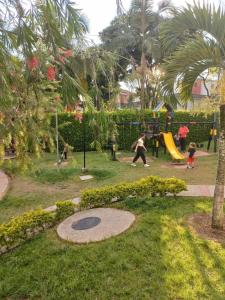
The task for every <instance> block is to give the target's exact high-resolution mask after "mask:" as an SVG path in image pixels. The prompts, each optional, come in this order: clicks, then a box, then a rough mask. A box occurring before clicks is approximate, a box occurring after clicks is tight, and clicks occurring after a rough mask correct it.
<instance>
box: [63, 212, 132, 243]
mask: <svg viewBox="0 0 225 300" xmlns="http://www.w3.org/2000/svg"><path fill="white" fill-rule="evenodd" d="M90 217H96V218H100V219H101V222H100V223H99V224H98V225H97V226H95V227H93V228H89V229H86V230H74V229H73V228H72V225H73V224H74V222H79V220H81V219H84V218H90ZM134 221H135V216H134V214H132V213H130V212H129V211H124V210H120V209H115V208H95V209H89V210H85V211H81V212H78V213H75V214H74V215H73V216H71V217H69V218H67V219H66V220H65V221H63V222H62V223H61V224H60V225H59V226H58V228H57V233H58V235H59V237H60V238H61V239H63V240H66V241H70V242H73V243H78V244H80V243H81V244H83V243H90V242H98V241H102V240H105V239H108V238H110V237H112V236H116V235H118V234H120V233H122V232H124V231H126V230H127V229H128V228H129V227H130V226H131V225H132V224H133V223H134Z"/></svg>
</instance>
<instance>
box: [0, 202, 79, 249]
mask: <svg viewBox="0 0 225 300" xmlns="http://www.w3.org/2000/svg"><path fill="white" fill-rule="evenodd" d="M56 206H57V209H56V212H47V211H45V210H43V209H36V210H33V211H30V212H26V213H24V214H22V215H21V216H18V217H14V218H12V219H11V220H10V221H9V222H8V223H5V224H0V254H2V253H5V252H7V251H9V250H11V249H13V248H15V247H17V246H18V245H20V244H22V243H24V242H25V241H26V240H28V239H30V238H32V237H33V236H35V235H36V234H37V233H39V232H41V231H43V230H44V229H46V228H49V227H51V226H53V225H55V224H56V223H57V221H59V220H61V219H63V218H66V217H68V216H69V215H71V214H73V213H74V205H73V203H72V202H71V201H62V202H57V203H56Z"/></svg>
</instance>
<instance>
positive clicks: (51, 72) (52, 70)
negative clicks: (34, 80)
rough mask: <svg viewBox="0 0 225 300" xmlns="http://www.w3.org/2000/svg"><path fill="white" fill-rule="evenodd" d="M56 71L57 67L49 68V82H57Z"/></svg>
mask: <svg viewBox="0 0 225 300" xmlns="http://www.w3.org/2000/svg"><path fill="white" fill-rule="evenodd" d="M55 76H56V70H55V67H48V71H47V78H48V80H55Z"/></svg>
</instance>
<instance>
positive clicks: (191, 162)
mask: <svg viewBox="0 0 225 300" xmlns="http://www.w3.org/2000/svg"><path fill="white" fill-rule="evenodd" d="M195 152H196V144H195V143H190V144H189V147H188V153H189V155H188V160H187V168H188V169H192V168H194V159H195V158H194V156H195Z"/></svg>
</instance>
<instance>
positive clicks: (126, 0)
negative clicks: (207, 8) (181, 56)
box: [75, 0, 225, 43]
mask: <svg viewBox="0 0 225 300" xmlns="http://www.w3.org/2000/svg"><path fill="white" fill-rule="evenodd" d="M172 1H173V4H174V5H176V6H183V5H185V3H193V0H187V1H186V0H172ZM157 2H159V0H155V1H154V3H155V4H157ZM209 2H211V3H215V4H218V3H219V2H222V3H223V4H225V0H209ZM75 3H76V4H77V8H80V9H82V10H83V13H84V14H85V15H86V17H87V19H88V22H89V31H90V32H89V34H88V35H87V37H88V39H90V41H93V42H94V43H99V38H98V33H99V32H100V31H102V30H103V29H104V28H105V27H107V26H108V25H109V24H110V22H111V21H112V20H113V19H114V17H115V16H116V0H75ZM122 3H123V6H124V8H125V9H126V10H127V9H128V8H129V6H130V3H131V0H122Z"/></svg>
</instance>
